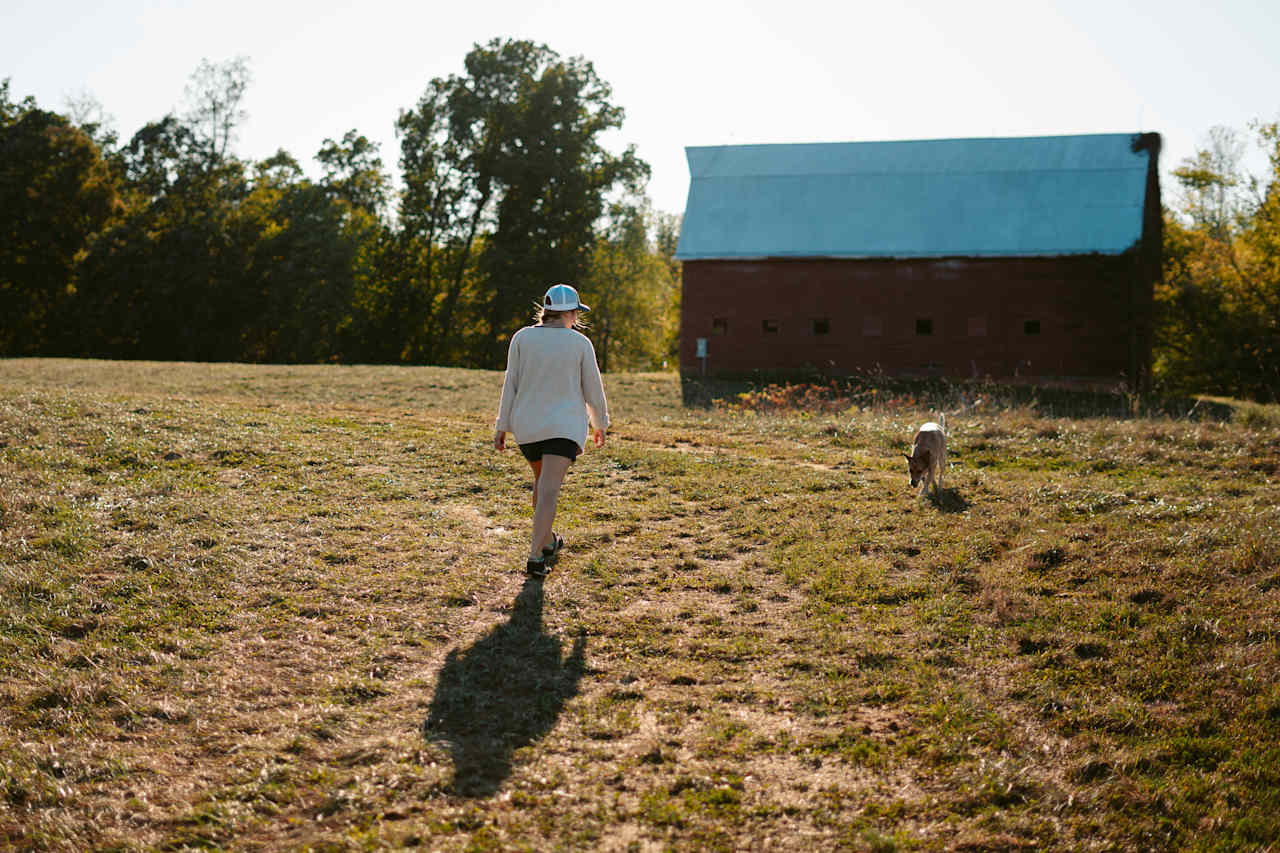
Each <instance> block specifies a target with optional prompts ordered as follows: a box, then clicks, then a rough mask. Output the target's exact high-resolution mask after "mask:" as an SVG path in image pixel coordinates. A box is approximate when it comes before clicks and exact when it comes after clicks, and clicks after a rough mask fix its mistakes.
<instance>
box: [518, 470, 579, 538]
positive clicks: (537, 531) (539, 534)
mask: <svg viewBox="0 0 1280 853" xmlns="http://www.w3.org/2000/svg"><path fill="white" fill-rule="evenodd" d="M572 464H573V460H572V459H570V458H568V457H567V456H555V455H553V454H550V453H548V454H545V455H544V456H543V457H542V471H541V472H540V473H539V475H538V489H537V493H536V495H535V497H534V504H533V537H532V539H531V541H530V543H529V559H531V560H532V559H540V558H541V557H542V549H543V548H545V547H547V546H549V545H550V544H551V525H552V524H553V523H554V522H555V520H556V501H557V500H558V499H559V497H560V484H561V483H563V482H564V475H565V472H567V471H568V470H569V466H570V465H572Z"/></svg>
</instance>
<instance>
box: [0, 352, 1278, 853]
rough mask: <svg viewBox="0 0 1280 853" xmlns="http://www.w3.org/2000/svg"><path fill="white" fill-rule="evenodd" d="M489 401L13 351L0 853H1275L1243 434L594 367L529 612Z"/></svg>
mask: <svg viewBox="0 0 1280 853" xmlns="http://www.w3.org/2000/svg"><path fill="white" fill-rule="evenodd" d="M501 378H502V377H501V374H500V373H493V372H482V371H466V370H450V369H442V368H395V367H280V366H246V365H204V364H186V365H183V364H178V365H172V364H163V365H162V364H148V363H123V362H91V361H61V360H11V361H0V848H14V849H31V850H85V849H120V850H157V849H191V848H205V849H246V850H247V849H315V850H326V849H328V850H356V849H360V850H363V849H401V848H404V847H421V848H425V849H433V850H435V849H439V850H507V849H538V850H541V849H581V850H594V849H619V850H621V849H636V850H649V849H713V850H714V849H723V850H741V849H760V848H764V847H767V846H773V847H775V848H778V849H806V850H807V849H814V848H818V849H832V848H837V849H852V850H944V849H947V850H949V849H973V850H977V849H1002V850H1014V849H1028V850H1030V849H1062V850H1076V849H1093V848H1098V849H1133V850H1146V849H1191V850H1234V849H1240V850H1255V849H1268V848H1269V847H1274V846H1275V845H1276V844H1278V843H1280V794H1278V793H1277V792H1278V791H1280V687H1277V684H1280V509H1277V501H1276V499H1275V495H1276V485H1277V483H1276V477H1277V471H1278V470H1280V427H1278V426H1277V424H1280V419H1277V418H1275V416H1274V412H1273V411H1272V410H1271V408H1268V407H1252V406H1239V407H1237V409H1236V413H1235V415H1234V416H1233V417H1232V419H1231V420H1230V421H1229V422H1226V423H1218V422H1214V421H1208V420H1170V419H1161V418H1134V419H1127V420H1114V419H1107V418H1087V417H1080V416H1078V415H1077V416H1075V417H1072V418H1054V417H1048V416H1042V415H1041V414H1039V413H1038V412H1037V410H1036V409H1035V408H1034V407H1028V406H1025V405H1024V406H1020V407H1017V408H1010V409H1008V410H998V411H988V412H983V413H978V412H968V413H958V414H954V415H951V416H950V417H949V418H948V420H949V426H950V430H951V435H950V439H949V444H950V450H949V455H950V461H951V469H950V471H949V472H948V474H947V480H946V485H947V489H946V491H945V492H944V493H943V494H942V495H941V497H940V498H938V499H936V500H928V501H923V502H917V501H916V499H915V496H914V494H913V493H912V492H911V491H910V490H909V488H908V484H907V477H906V471H905V463H903V462H902V460H901V456H900V455H899V454H900V453H901V452H902V451H903V450H905V449H906V445H907V443H908V441H909V439H910V435H911V431H912V428H913V426H914V425H916V424H918V422H920V421H922V420H925V419H927V418H928V417H929V416H930V415H931V413H930V412H929V411H927V410H924V409H919V410H917V409H914V408H912V405H914V404H912V405H906V404H904V403H903V402H902V401H901V400H900V399H899V400H898V401H897V402H894V403H891V404H885V405H879V406H877V405H874V404H873V405H868V406H862V407H859V408H857V409H854V408H852V407H849V408H843V409H842V410H840V411H835V412H829V413H824V412H822V411H812V412H796V411H785V410H784V411H781V412H774V413H769V414H759V413H752V412H746V411H737V410H734V408H733V407H732V406H728V407H723V406H722V407H715V408H710V409H697V408H694V409H687V408H684V407H683V406H682V405H681V403H680V400H681V388H680V384H679V381H678V379H677V378H676V377H674V376H671V375H661V374H642V375H619V376H607V377H606V387H607V389H608V392H609V395H610V402H611V406H612V409H613V413H614V417H615V429H614V431H613V433H612V434H611V437H610V441H609V444H608V445H607V446H606V448H605V449H604V450H602V451H589V452H587V453H586V454H584V456H583V457H581V458H580V459H579V461H578V463H577V464H576V465H575V466H574V468H573V470H572V471H571V473H570V475H569V479H568V481H567V484H566V488H565V491H564V493H563V495H562V500H561V505H560V509H561V514H560V517H559V519H558V521H557V529H558V530H561V531H562V532H563V533H564V534H565V536H566V538H567V539H568V541H569V548H568V549H567V550H566V551H565V553H564V555H563V556H562V557H561V559H560V561H559V564H558V565H557V566H556V567H555V570H554V571H553V573H552V575H551V576H550V577H549V578H548V579H547V580H546V581H545V582H544V583H536V582H527V581H526V580H525V578H524V577H523V574H522V572H521V566H522V565H523V563H522V560H523V553H524V551H525V548H526V544H525V536H526V535H527V531H528V525H529V516H530V511H529V506H528V481H529V477H528V469H527V466H526V465H525V463H524V462H523V460H522V459H521V458H520V457H519V455H518V454H517V453H514V452H508V453H506V454H497V453H495V452H493V451H492V449H491V447H490V438H491V424H492V416H493V410H494V408H495V406H496V402H497V396H498V391H499V389H500V385H501ZM1219 405H1225V403H1223V402H1221V401H1219Z"/></svg>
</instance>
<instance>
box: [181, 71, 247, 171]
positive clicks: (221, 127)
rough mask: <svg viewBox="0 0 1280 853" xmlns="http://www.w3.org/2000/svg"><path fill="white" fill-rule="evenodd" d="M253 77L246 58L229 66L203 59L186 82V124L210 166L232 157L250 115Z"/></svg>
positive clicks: (184, 118) (184, 119)
mask: <svg viewBox="0 0 1280 853" xmlns="http://www.w3.org/2000/svg"><path fill="white" fill-rule="evenodd" d="M252 79H253V76H252V74H251V73H250V72H249V60H248V58H247V57H244V56H237V57H236V58H235V59H230V60H227V61H226V62H216V63H215V62H210V61H209V60H208V59H201V60H200V64H199V65H198V66H197V67H196V70H195V71H194V72H192V74H191V78H190V79H189V80H188V81H187V87H186V90H185V95H186V99H187V112H186V114H185V115H184V116H183V121H184V123H185V124H186V125H187V127H189V128H190V129H191V131H192V133H193V134H194V135H195V137H196V138H197V139H198V140H199V141H200V143H201V146H202V148H203V150H204V152H205V156H206V157H207V161H208V163H209V164H210V165H213V164H217V163H220V162H222V161H223V160H225V159H226V158H227V157H229V156H230V155H231V146H232V144H233V143H234V142H235V137H236V133H237V132H238V130H239V127H240V125H241V124H243V123H244V121H245V119H247V118H248V117H249V114H248V113H247V112H246V111H245V109H244V107H243V103H244V95H245V92H246V91H248V89H249V83H250V82H252Z"/></svg>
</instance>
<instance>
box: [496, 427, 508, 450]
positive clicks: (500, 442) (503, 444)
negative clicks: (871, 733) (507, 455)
mask: <svg viewBox="0 0 1280 853" xmlns="http://www.w3.org/2000/svg"><path fill="white" fill-rule="evenodd" d="M493 449H494V450H506V449H507V433H506V430H501V429H500V430H496V431H495V432H494V434H493Z"/></svg>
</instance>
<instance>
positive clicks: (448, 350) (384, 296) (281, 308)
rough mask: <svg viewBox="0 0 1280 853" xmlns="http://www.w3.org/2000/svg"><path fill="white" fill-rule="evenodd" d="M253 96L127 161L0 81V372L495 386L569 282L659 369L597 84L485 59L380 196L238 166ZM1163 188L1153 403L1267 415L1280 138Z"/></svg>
mask: <svg viewBox="0 0 1280 853" xmlns="http://www.w3.org/2000/svg"><path fill="white" fill-rule="evenodd" d="M250 82H251V79H250V73H249V68H248V64H247V62H246V61H245V60H243V59H236V60H232V61H229V62H224V63H221V64H214V63H210V62H207V61H205V62H202V63H201V65H200V66H199V67H198V68H197V69H196V71H195V72H194V73H193V74H192V76H191V79H190V83H189V85H188V87H187V93H186V94H187V97H186V101H187V105H186V106H187V108H186V110H185V111H183V112H181V113H178V112H175V113H171V114H169V115H166V116H164V117H163V118H160V119H158V120H156V121H153V122H149V123H148V124H146V125H145V126H144V127H142V128H141V129H140V130H138V131H137V132H136V133H134V134H133V136H131V137H130V138H129V139H128V140H127V141H121V140H120V139H118V138H117V137H116V136H115V134H114V133H113V132H112V131H111V130H110V129H109V128H107V127H106V126H105V125H104V124H103V123H102V122H101V121H100V120H97V119H96V118H95V117H94V114H93V113H94V111H93V109H91V106H92V105H86V104H83V103H82V104H79V105H75V104H73V105H72V108H71V109H70V110H69V111H68V112H69V113H70V115H66V114H60V113H57V112H53V111H49V110H46V109H42V108H41V107H40V106H39V105H37V104H36V103H35V101H34V99H33V98H30V97H28V98H25V99H22V100H20V101H17V100H14V98H13V97H12V96H11V94H10V91H9V83H8V81H4V82H3V83H0V356H24V355H69V356H93V357H104V358H140V359H157V360H174V359H177V360H193V361H252V362H295V363H296V362H345V363H355V362H363V363H415V364H422V363H428V364H442V365H462V366H470V367H488V368H500V367H502V365H503V363H504V356H505V348H506V343H507V341H508V340H509V337H510V335H511V334H512V333H513V332H514V331H515V330H516V329H518V328H519V327H520V326H521V325H523V324H524V323H525V322H527V320H528V317H529V314H530V312H531V310H532V305H531V304H530V299H531V298H536V296H537V295H538V294H540V293H541V292H542V290H543V288H545V287H546V286H547V285H549V284H551V283H553V282H556V281H567V282H569V283H572V284H574V285H576V286H577V287H578V288H579V290H580V291H581V292H582V295H583V299H584V301H586V302H587V303H588V304H590V305H592V306H593V307H594V308H595V309H596V310H595V311H594V312H593V313H592V315H591V321H592V327H591V329H590V331H589V334H590V335H591V336H592V338H593V340H594V341H595V344H596V349H597V353H598V355H599V357H600V360H601V365H602V367H603V368H604V369H606V370H610V369H613V370H617V369H636V368H652V367H657V366H660V365H662V364H663V363H664V362H665V361H666V360H668V359H671V358H673V356H674V353H675V347H676V343H677V335H678V315H679V265H678V264H677V263H676V262H675V260H674V253H675V247H676V240H677V237H678V232H679V219H678V217H677V216H675V215H672V214H664V213H659V212H655V211H654V210H653V209H652V208H651V206H650V205H649V203H648V200H647V198H646V197H645V195H644V185H645V182H646V180H647V177H648V173H649V168H648V165H647V164H646V163H644V162H643V161H642V160H641V159H640V158H639V157H637V156H636V154H635V151H634V149H633V148H628V149H626V150H624V151H623V152H622V153H620V154H617V153H613V152H610V151H609V150H607V149H606V148H605V147H604V146H603V145H602V143H601V139H602V137H603V136H604V135H605V134H606V133H607V132H609V131H612V130H616V129H618V128H620V127H621V125H622V121H623V111H622V109H621V108H620V107H618V106H617V105H615V104H613V103H612V102H611V100H610V98H611V91H610V89H609V86H608V85H607V83H605V81H603V80H601V79H600V78H599V76H598V75H597V74H596V72H595V70H594V68H593V67H592V65H591V63H590V62H588V61H586V60H585V59H583V58H580V57H577V58H570V59H564V58H562V57H560V56H559V55H558V54H557V53H555V52H554V51H552V50H551V49H549V48H548V47H546V46H545V45H539V44H534V43H532V42H528V41H519V40H493V41H491V42H489V43H487V44H485V45H476V46H475V47H474V48H473V50H472V51H471V52H470V53H469V54H468V55H467V56H466V59H465V62H464V68H463V70H462V72H461V73H458V74H453V75H450V76H448V77H444V78H437V79H434V80H432V81H431V82H430V84H429V85H428V86H427V87H426V89H425V91H424V92H423V93H422V95H421V97H420V98H419V100H418V102H417V103H416V104H413V105H412V106H409V107H407V108H405V109H403V110H401V112H400V114H399V116H398V118H397V120H396V130H397V137H398V140H399V144H400V156H399V166H400V172H401V175H402V183H401V185H399V186H397V187H395V188H393V187H392V181H391V177H390V175H389V174H388V172H387V170H386V169H385V168H384V165H383V162H382V159H381V154H380V152H379V149H378V146H377V145H376V144H374V143H372V142H370V141H369V140H368V139H367V138H366V137H365V136H363V135H361V134H360V133H359V132H358V131H357V130H350V131H348V132H346V133H345V134H344V135H342V136H341V138H338V139H327V140H325V142H324V144H323V145H322V146H321V148H320V150H319V151H318V152H316V154H315V159H316V161H317V163H318V164H319V166H320V172H321V174H320V175H319V177H318V178H316V179H312V178H309V177H307V176H306V174H305V173H304V171H303V169H302V167H301V165H300V164H299V162H298V161H297V160H296V159H295V158H294V157H293V155H291V154H290V153H289V152H286V151H283V150H281V151H278V152H277V153H276V154H274V155H272V156H271V157H268V158H266V159H265V160H262V161H258V162H252V161H248V160H244V159H241V158H239V157H237V156H236V155H235V146H234V142H235V138H236V134H237V131H238V129H239V127H240V126H241V125H242V123H243V122H244V120H245V118H246V116H245V113H244V110H243V108H242V101H243V97H244V93H245V91H246V89H247V87H248V86H249V84H250ZM1250 141H1252V142H1253V143H1255V144H1258V145H1261V146H1262V148H1263V149H1264V150H1265V151H1266V152H1267V155H1268V164H1269V167H1268V169H1267V172H1266V174H1264V175H1262V176H1255V175H1249V174H1247V172H1246V170H1245V169H1244V167H1243V162H1244V159H1245V158H1244V153H1245V150H1246V146H1247V145H1248V144H1249V143H1250ZM1174 177H1175V180H1176V184H1177V186H1176V189H1177V192H1176V194H1175V195H1176V198H1175V200H1174V202H1173V203H1172V204H1171V205H1168V206H1166V208H1165V212H1164V219H1165V221H1164V229H1163V233H1164V247H1163V258H1164V270H1163V277H1162V280H1161V281H1160V282H1159V283H1158V284H1157V285H1156V291H1155V308H1156V316H1155V332H1156V333H1155V351H1154V354H1153V355H1154V370H1153V373H1154V380H1155V383H1156V388H1157V390H1160V391H1165V392H1169V393H1176V394H1196V393H1216V394H1224V395H1232V396H1238V397H1248V398H1252V399H1259V400H1269V401H1274V400H1280V126H1278V125H1277V123H1274V122H1272V123H1264V122H1255V123H1254V124H1253V125H1252V126H1251V127H1250V129H1249V132H1248V133H1247V134H1242V133H1240V132H1238V131H1236V130H1233V129H1229V128H1214V129H1213V130H1211V131H1210V133H1209V135H1208V138H1207V141H1206V144H1205V146H1204V147H1203V148H1202V149H1201V150H1199V151H1198V152H1197V153H1196V154H1195V155H1194V156H1193V157H1190V158H1188V159H1187V160H1185V161H1184V162H1183V163H1181V164H1180V165H1179V166H1178V168H1176V169H1175V171H1174Z"/></svg>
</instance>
